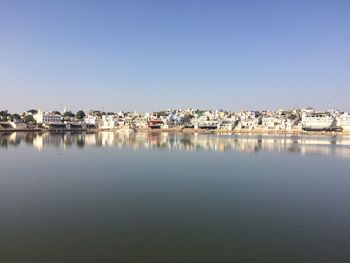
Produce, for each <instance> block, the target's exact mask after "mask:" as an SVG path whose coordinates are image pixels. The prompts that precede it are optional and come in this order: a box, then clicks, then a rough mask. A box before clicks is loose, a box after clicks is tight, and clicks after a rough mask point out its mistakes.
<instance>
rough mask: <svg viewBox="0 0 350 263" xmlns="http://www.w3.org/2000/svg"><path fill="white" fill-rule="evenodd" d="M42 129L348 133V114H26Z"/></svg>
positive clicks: (186, 111) (302, 111) (295, 111)
mask: <svg viewBox="0 0 350 263" xmlns="http://www.w3.org/2000/svg"><path fill="white" fill-rule="evenodd" d="M25 114H31V115H32V116H33V120H35V123H36V124H37V125H39V126H41V127H44V128H66V129H87V128H97V129H104V130H109V129H119V128H122V127H131V128H135V129H172V128H193V129H212V130H224V131H232V130H236V131H242V130H248V131H253V130H263V131H275V130H281V131H284V130H285V131H302V130H305V131H312V130H315V131H316V130H317V131H340V130H342V131H350V114H349V113H346V112H341V111H335V110H332V111H327V112H319V111H316V110H315V109H313V108H305V109H293V110H282V109H281V110H277V111H240V112H229V111H223V110H198V109H178V110H174V109H169V110H167V111H162V112H153V113H143V114H142V113H138V112H122V111H121V112H118V113H113V112H109V113H104V112H100V111H90V112H89V113H88V114H87V116H85V117H84V118H80V119H78V118H76V117H74V116H73V117H72V116H71V117H69V116H65V117H64V116H63V115H62V114H61V113H59V112H57V111H56V112H54V111H52V112H43V111H41V110H38V111H34V112H26V113H25ZM84 115H85V114H84ZM0 125H1V124H0ZM8 125H11V126H12V127H13V128H16V129H18V128H22V129H24V128H26V125H25V124H24V123H23V122H20V121H12V122H9V123H8Z"/></svg>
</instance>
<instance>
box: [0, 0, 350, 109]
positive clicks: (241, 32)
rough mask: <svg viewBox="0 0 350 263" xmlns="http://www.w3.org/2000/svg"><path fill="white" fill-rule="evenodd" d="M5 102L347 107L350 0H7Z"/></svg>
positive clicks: (1, 52)
mask: <svg viewBox="0 0 350 263" xmlns="http://www.w3.org/2000/svg"><path fill="white" fill-rule="evenodd" d="M0 91H1V93H0V94H1V95H0V99H1V100H0V101H1V102H0V109H8V110H10V111H11V112H13V111H23V110H27V109H30V108H38V107H41V108H42V109H44V110H50V109H60V110H62V108H63V106H68V107H69V108H71V109H72V110H74V111H75V110H78V109H84V110H90V109H103V108H104V110H106V111H118V110H139V111H153V110H157V109H167V108H169V107H174V108H181V107H198V108H223V109H228V110H240V109H242V108H246V109H278V108H281V107H283V108H290V107H302V106H309V105H313V106H315V107H317V108H320V109H327V108H328V107H329V104H330V103H331V105H332V106H333V108H341V109H344V110H347V111H350V1H337V0H328V1H322V0H318V1H308V0H291V1H279V0H276V1H262V0H255V1H253V0H251V1H249V0H244V1H243V0H242V1H234V0H232V1H220V0H218V1H214V0H212V1H206V0H199V1H192V0H177V1H156V0H149V1H147V0H138V1H133V0H125V1H117V0H115V1H103V0H102V1H97V0H96V1H87V0H86V1H63V0H59V1H53V0H52V1H50V0H42V1H39V0H33V1H30V0H22V1H16V0H0Z"/></svg>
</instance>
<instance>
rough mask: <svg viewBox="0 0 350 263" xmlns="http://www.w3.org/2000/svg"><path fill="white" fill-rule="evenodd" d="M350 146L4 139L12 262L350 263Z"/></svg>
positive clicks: (0, 251) (2, 234)
mask: <svg viewBox="0 0 350 263" xmlns="http://www.w3.org/2000/svg"><path fill="white" fill-rule="evenodd" d="M349 158H350V140H349V138H347V137H333V136H320V137H314V136H301V137H300V136H299V137H298V136H281V135H279V136H272V135H269V136H251V135H205V134H197V135H195V134H181V133H135V134H120V133H113V132H104V133H92V134H85V133H61V134H60V133H58V134H49V133H44V134H38V133H8V134H6V133H1V134H0V166H1V175H0V209H1V210H0V211H1V214H0V262H6V263H7V262H9V263H12V262H16V263H17V262H33V263H34V262H35V263H37V262H53V263H55V262H77V263H80V262H269V263H271V262H349V261H350V191H349V189H350V173H349V168H350V163H349Z"/></svg>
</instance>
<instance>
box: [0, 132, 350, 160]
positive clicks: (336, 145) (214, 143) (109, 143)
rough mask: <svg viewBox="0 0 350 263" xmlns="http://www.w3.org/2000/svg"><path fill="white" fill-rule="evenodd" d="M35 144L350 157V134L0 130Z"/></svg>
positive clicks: (1, 137)
mask: <svg viewBox="0 0 350 263" xmlns="http://www.w3.org/2000/svg"><path fill="white" fill-rule="evenodd" d="M23 144H25V145H32V146H33V147H34V148H35V149H37V150H38V151H43V150H45V148H49V147H56V148H64V149H71V148H83V147H118V148H133V149H168V150H179V151H201V150H203V151H205V150H208V151H221V152H223V151H230V150H234V151H239V152H246V153H256V152H260V151H271V152H292V153H299V154H304V155H306V154H318V155H336V156H339V157H343V158H350V137H346V136H309V135H304V136H297V135H249V134H241V135H240V134H234V135H232V134H230V135H225V134H221V135H217V134H196V133H195V134H190V133H167V132H136V133H122V132H98V133H87V132H82V133H81V132H77V133H74V132H65V133H48V132H45V133H30V132H22V133H21V132H14V133H0V147H2V148H4V147H5V148H6V147H16V146H19V145H23Z"/></svg>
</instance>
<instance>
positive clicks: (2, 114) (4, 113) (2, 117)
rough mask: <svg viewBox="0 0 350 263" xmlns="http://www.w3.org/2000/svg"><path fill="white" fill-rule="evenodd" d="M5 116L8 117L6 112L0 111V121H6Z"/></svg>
mask: <svg viewBox="0 0 350 263" xmlns="http://www.w3.org/2000/svg"><path fill="white" fill-rule="evenodd" d="M7 116H8V113H7V110H3V111H0V120H1V121H7Z"/></svg>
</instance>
